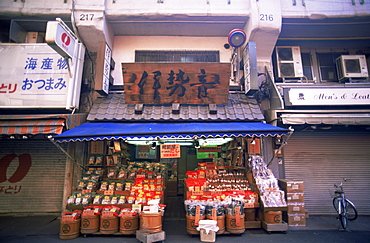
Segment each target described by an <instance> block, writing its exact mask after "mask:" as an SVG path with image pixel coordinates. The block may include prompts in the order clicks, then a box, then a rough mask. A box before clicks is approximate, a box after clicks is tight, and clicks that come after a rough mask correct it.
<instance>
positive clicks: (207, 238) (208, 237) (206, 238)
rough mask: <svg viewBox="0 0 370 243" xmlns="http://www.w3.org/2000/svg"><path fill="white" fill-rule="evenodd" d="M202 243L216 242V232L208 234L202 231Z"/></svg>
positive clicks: (211, 231)
mask: <svg viewBox="0 0 370 243" xmlns="http://www.w3.org/2000/svg"><path fill="white" fill-rule="evenodd" d="M200 241H201V242H216V232H214V231H213V230H210V231H209V232H208V234H207V231H206V230H205V229H200Z"/></svg>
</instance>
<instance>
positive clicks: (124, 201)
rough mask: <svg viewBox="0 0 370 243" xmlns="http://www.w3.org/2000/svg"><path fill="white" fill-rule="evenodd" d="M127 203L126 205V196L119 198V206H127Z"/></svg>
mask: <svg viewBox="0 0 370 243" xmlns="http://www.w3.org/2000/svg"><path fill="white" fill-rule="evenodd" d="M125 203H126V196H119V197H118V204H125Z"/></svg>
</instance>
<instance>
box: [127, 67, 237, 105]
mask: <svg viewBox="0 0 370 243" xmlns="http://www.w3.org/2000/svg"><path fill="white" fill-rule="evenodd" d="M122 75H123V82H124V88H125V100H126V103H128V104H172V103H179V104H219V105H227V104H228V97H229V83H230V64H228V63H122Z"/></svg>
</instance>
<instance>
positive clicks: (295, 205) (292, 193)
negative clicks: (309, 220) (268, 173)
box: [279, 179, 306, 226]
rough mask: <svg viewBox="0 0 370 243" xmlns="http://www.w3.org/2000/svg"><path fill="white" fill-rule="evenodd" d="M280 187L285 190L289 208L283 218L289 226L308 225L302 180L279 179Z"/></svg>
mask: <svg viewBox="0 0 370 243" xmlns="http://www.w3.org/2000/svg"><path fill="white" fill-rule="evenodd" d="M279 187H280V188H281V189H282V190H283V191H284V192H285V197H286V201H287V206H288V210H287V212H284V213H283V220H284V221H285V222H288V225H289V226H306V210H305V205H304V184H303V181H301V180H290V179H279Z"/></svg>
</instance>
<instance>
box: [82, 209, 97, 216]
mask: <svg viewBox="0 0 370 243" xmlns="http://www.w3.org/2000/svg"><path fill="white" fill-rule="evenodd" d="M83 215H94V210H85V211H84V212H83Z"/></svg>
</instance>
